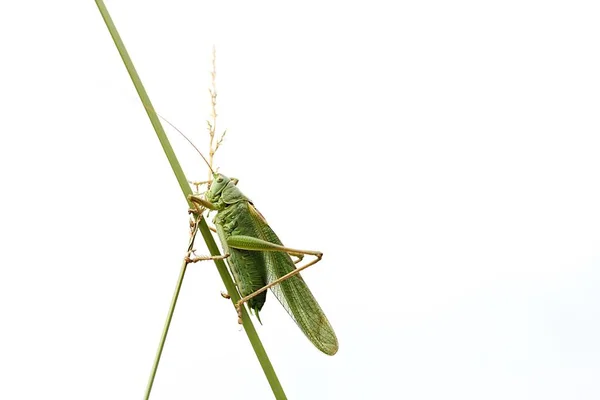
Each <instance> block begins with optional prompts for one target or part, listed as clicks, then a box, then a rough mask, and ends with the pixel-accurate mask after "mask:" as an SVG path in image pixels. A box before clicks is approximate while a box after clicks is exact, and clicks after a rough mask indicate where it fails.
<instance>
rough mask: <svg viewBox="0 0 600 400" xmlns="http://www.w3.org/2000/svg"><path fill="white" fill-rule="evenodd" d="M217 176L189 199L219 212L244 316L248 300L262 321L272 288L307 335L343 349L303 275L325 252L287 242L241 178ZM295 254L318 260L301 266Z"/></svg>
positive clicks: (329, 348)
mask: <svg viewBox="0 0 600 400" xmlns="http://www.w3.org/2000/svg"><path fill="white" fill-rule="evenodd" d="M202 158H204V157H202ZM207 164H208V163H207ZM209 167H210V164H209ZM211 170H212V168H211ZM212 175H213V180H212V183H211V184H210V187H209V189H208V191H207V192H206V194H205V198H202V197H200V196H199V195H192V196H190V201H191V202H193V203H194V204H196V205H198V206H200V207H202V208H206V209H209V210H216V211H217V215H216V216H215V218H214V221H213V222H214V224H215V226H216V231H217V234H218V236H219V239H220V241H221V245H222V246H223V251H224V253H225V256H224V257H226V261H227V264H228V265H229V269H230V270H231V272H232V275H233V277H234V280H235V283H236V285H237V287H238V290H239V291H240V294H241V296H242V299H241V300H240V301H239V302H238V303H237V304H236V308H237V311H238V316H239V318H241V316H242V314H241V307H243V305H244V303H247V304H248V307H249V308H250V309H251V310H253V311H254V313H255V314H256V316H257V318H258V319H259V321H260V317H259V315H258V313H259V311H260V310H261V309H262V307H263V305H264V303H265V300H266V295H267V292H266V290H267V289H271V291H272V292H273V294H274V295H275V297H277V299H278V300H279V302H280V303H281V305H282V306H283V307H284V308H285V309H286V311H287V312H288V314H289V315H290V316H291V317H292V319H293V320H294V321H295V322H296V324H297V325H298V327H299V328H300V329H301V330H302V332H304V334H305V335H306V337H308V339H309V340H310V341H311V342H312V343H313V344H314V345H315V346H316V347H317V348H318V349H319V350H321V351H322V352H323V353H325V354H328V355H334V354H335V353H336V352H337V350H338V341H337V337H336V336H335V332H334V331H333V328H332V327H331V325H330V324H329V321H328V320H327V317H326V316H325V314H324V313H323V310H321V307H320V306H319V304H318V303H317V301H316V300H315V298H314V296H313V295H312V293H311V292H310V290H309V289H308V286H307V285H306V283H305V282H304V279H302V277H301V276H300V274H299V272H300V271H302V270H303V269H306V268H308V267H309V266H311V265H314V264H316V263H317V262H319V261H320V260H321V257H322V256H323V254H322V253H321V252H318V251H310V250H298V249H293V248H289V247H285V246H283V244H282V243H281V241H280V240H279V238H278V237H277V235H275V232H273V230H272V229H271V227H270V226H269V224H268V223H267V221H266V220H265V218H264V217H263V216H262V214H261V213H260V212H258V210H257V209H256V207H254V204H253V203H252V201H250V199H249V198H248V197H246V196H245V195H244V194H243V193H242V192H241V191H240V190H239V189H238V187H237V186H236V185H237V182H238V181H237V179H234V178H228V177H226V176H225V175H223V174H220V173H215V172H213V173H212ZM291 255H293V256H295V257H297V258H298V260H297V261H296V262H299V261H300V260H302V258H303V257H304V256H305V255H311V256H314V257H315V259H314V260H312V261H310V262H308V263H307V264H305V265H303V266H302V267H299V268H296V266H295V263H294V261H293V260H292V258H291V257H290V256H291ZM240 322H241V320H240Z"/></svg>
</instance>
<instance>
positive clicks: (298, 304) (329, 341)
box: [250, 205, 338, 355]
mask: <svg viewBox="0 0 600 400" xmlns="http://www.w3.org/2000/svg"><path fill="white" fill-rule="evenodd" d="M250 213H251V215H252V216H253V217H254V218H255V222H256V224H255V225H256V226H257V230H258V233H259V235H260V236H261V239H263V240H266V241H269V242H271V243H276V244H279V245H282V243H281V241H280V240H279V238H278V237H277V235H276V234H275V232H273V230H272V229H271V228H270V227H269V225H268V224H267V223H266V221H265V220H264V218H263V216H262V215H261V214H260V213H259V212H258V210H257V209H256V208H254V206H252V205H250ZM263 254H264V256H265V264H266V267H267V281H268V282H269V283H270V282H273V281H275V280H277V279H279V278H281V277H282V276H284V275H285V274H287V273H289V272H291V271H293V270H294V269H296V266H295V265H294V262H293V261H292V259H291V257H290V256H289V254H287V253H283V252H280V251H266V252H264V253H263ZM271 291H272V292H273V294H274V295H275V297H277V299H278V300H279V302H280V303H281V305H282V306H283V308H285V309H286V311H287V312H288V314H289V315H290V316H291V317H292V319H293V320H294V322H296V324H297V325H298V327H299V328H300V330H302V332H304V334H305V335H306V336H307V337H308V339H309V340H310V341H311V342H312V343H313V344H314V345H315V346H316V347H317V348H318V349H319V350H321V351H322V352H323V353H325V354H328V355H334V354H335V353H336V352H337V350H338V341H337V337H336V336H335V332H334V331H333V328H332V327H331V324H330V323H329V321H328V320H327V317H326V316H325V313H324V312H323V310H322V309H321V307H320V306H319V303H317V300H316V299H315V297H314V296H313V295H312V293H311V292H310V289H309V288H308V286H307V285H306V283H305V282H304V279H302V277H301V276H300V274H298V275H294V276H292V277H291V278H289V279H286V280H285V281H283V282H281V283H279V284H278V285H275V286H273V287H272V288H271Z"/></svg>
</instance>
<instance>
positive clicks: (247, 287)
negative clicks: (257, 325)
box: [215, 201, 267, 312]
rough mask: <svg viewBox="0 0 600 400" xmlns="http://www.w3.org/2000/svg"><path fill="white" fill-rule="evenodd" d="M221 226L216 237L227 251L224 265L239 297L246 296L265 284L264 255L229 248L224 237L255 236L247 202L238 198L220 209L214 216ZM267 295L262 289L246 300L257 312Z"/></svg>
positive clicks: (258, 252)
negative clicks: (230, 275) (228, 270)
mask: <svg viewBox="0 0 600 400" xmlns="http://www.w3.org/2000/svg"><path fill="white" fill-rule="evenodd" d="M215 224H216V225H217V226H218V227H220V228H221V229H219V236H220V239H221V242H222V244H223V247H224V248H227V250H226V251H227V252H228V253H229V254H230V255H229V258H227V264H228V265H229V269H230V270H231V273H232V274H233V277H234V279H235V282H236V284H237V286H238V289H239V291H240V294H241V295H242V297H244V296H247V295H249V294H251V293H253V292H255V291H257V290H258V289H260V288H262V287H264V286H265V285H266V284H267V278H266V267H265V260H264V255H263V253H262V252H260V251H251V250H240V249H233V248H228V246H227V238H228V237H230V236H235V235H244V236H253V237H257V232H256V229H255V227H254V223H253V220H252V218H251V216H250V214H249V211H248V202H247V201H240V202H238V203H235V204H232V205H229V206H227V207H226V208H225V209H223V210H221V211H220V212H219V213H218V214H217V217H216V219H215ZM266 297H267V292H266V291H265V292H263V293H261V294H259V295H257V296H256V297H254V298H252V299H250V301H248V306H249V307H250V309H252V310H254V311H255V312H258V311H260V309H262V307H263V305H264V304H265V300H266Z"/></svg>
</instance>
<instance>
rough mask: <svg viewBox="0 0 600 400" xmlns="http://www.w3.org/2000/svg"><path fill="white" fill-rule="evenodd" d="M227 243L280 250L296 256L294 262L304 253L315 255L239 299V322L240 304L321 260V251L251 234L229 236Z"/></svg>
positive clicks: (244, 246) (241, 247)
mask: <svg viewBox="0 0 600 400" xmlns="http://www.w3.org/2000/svg"><path fill="white" fill-rule="evenodd" d="M227 245H228V246H230V247H232V248H236V249H241V250H255V251H278V252H282V253H287V254H289V255H291V256H296V257H297V258H298V260H297V261H296V262H299V261H300V260H302V258H303V257H304V255H311V256H315V257H316V258H315V259H314V260H312V261H310V262H309V263H307V264H305V265H303V266H301V267H299V268H297V269H294V270H293V271H291V272H289V273H287V274H285V275H284V276H282V277H280V278H278V279H276V280H274V281H273V282H270V283H269V284H267V285H265V286H263V287H262V288H260V289H258V290H257V291H255V292H254V293H251V294H249V295H248V296H245V297H243V298H242V299H240V300H239V301H238V302H237V304H236V310H237V313H238V320H239V321H240V322H241V318H242V305H243V304H244V303H246V302H247V301H248V300H250V299H252V298H254V297H256V296H257V295H259V294H261V293H262V292H264V291H265V290H267V289H270V288H272V287H273V286H275V285H278V284H280V283H281V282H283V281H285V280H287V279H289V278H291V277H292V276H295V275H297V274H299V273H300V272H301V271H303V270H305V269H306V268H308V267H310V266H311V265H314V264H316V263H318V262H319V261H321V258H323V253H321V252H320V251H313V250H299V249H293V248H291V247H285V246H282V245H279V244H275V243H271V242H267V241H266V240H262V239H258V238H255V237H252V236H242V235H237V236H230V237H229V238H228V239H227Z"/></svg>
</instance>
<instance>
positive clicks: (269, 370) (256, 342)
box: [95, 0, 287, 400]
mask: <svg viewBox="0 0 600 400" xmlns="http://www.w3.org/2000/svg"><path fill="white" fill-rule="evenodd" d="M95 1H96V5H97V6H98V10H99V11H100V14H101V15H102V18H103V19H104V22H105V23H106V27H107V28H108V31H109V32H110V35H111V36H112V38H113V41H114V42H115V45H116V47H117V50H118V51H119V54H120V55H121V59H122V60H123V63H124V64H125V68H127V72H128V73H129V76H130V77H131V80H132V81H133V85H134V86H135V89H136V91H137V93H138V95H139V96H140V100H141V101H142V103H143V105H144V108H145V109H146V113H147V114H148V117H149V118H150V122H151V123H152V126H153V127H154V130H155V132H156V135H157V136H158V140H159V141H160V144H161V145H162V148H163V150H164V152H165V155H166V156H167V159H168V160H169V163H170V164H171V168H172V169H173V172H174V173H175V177H176V178H177V182H178V183H179V186H180V187H181V191H182V192H183V195H184V197H185V199H186V201H187V202H188V205H190V206H191V203H190V202H189V200H188V196H189V195H191V194H192V190H191V188H190V186H189V184H188V180H187V178H186V177H185V174H184V173H183V170H182V169H181V165H180V164H179V161H178V160H177V157H176V156H175V152H174V151H173V148H172V147H171V144H170V143H169V140H168V138H167V135H166V134H165V131H164V129H163V127H162V125H161V123H160V120H159V119H158V116H157V114H156V112H155V111H154V107H153V106H152V103H151V102H150V98H149V97H148V94H147V93H146V90H145V89H144V86H143V85H142V81H141V80H140V77H139V75H138V74H137V72H136V70H135V67H134V66H133V62H132V61H131V58H130V57H129V54H128V53H127V50H126V49H125V45H124V44H123V41H122V40H121V37H120V36H119V33H118V31H117V28H116V27H115V25H114V23H113V21H112V18H111V17H110V14H109V13H108V10H107V9H106V6H105V5H104V2H103V1H102V0H95ZM198 229H199V230H200V233H201V235H202V237H203V238H204V241H205V242H206V246H207V247H208V250H209V252H210V254H211V255H213V256H215V255H220V253H219V248H218V247H217V244H216V243H215V240H214V238H213V236H212V234H211V232H210V230H209V229H208V225H206V222H205V221H204V219H203V218H200V219H199V224H198ZM194 235H195V233H194ZM215 264H216V266H217V270H218V271H219V275H220V276H221V279H222V280H223V283H224V285H225V288H226V289H227V292H228V293H229V295H230V296H231V301H232V304H233V305H234V307H235V304H236V303H237V302H238V301H239V299H240V298H239V295H238V292H237V289H236V287H235V285H234V283H233V280H232V279H231V275H230V274H229V271H228V270H227V267H226V266H225V263H224V262H223V260H215ZM186 267H187V263H186V262H184V263H183V265H182V267H181V270H180V274H179V278H178V279H177V284H176V287H175V292H174V293H173V299H172V301H171V306H170V308H169V312H168V315H167V319H166V321H165V326H164V329H163V332H162V336H161V340H160V343H159V346H158V349H157V352H156V358H155V360H154V365H153V367H152V372H151V374H150V379H149V381H148V386H147V388H146V394H145V397H144V398H145V399H148V398H149V397H150V392H151V390H152V385H153V382H154V377H155V375H156V370H157V368H158V364H159V362H160V357H161V354H162V350H163V346H164V343H165V340H166V337H167V334H168V331H169V326H170V323H171V318H172V316H173V312H174V311H175V306H176V304H177V298H178V296H179V291H180V289H181V285H182V283H183V278H184V277H185V271H186ZM242 313H243V315H242V320H243V327H244V330H245V331H246V335H247V336H248V339H249V340H250V343H251V344H252V348H253V349H254V352H255V353H256V357H257V358H258V361H259V363H260V365H261V367H262V369H263V371H264V373H265V376H266V377H267V380H268V382H269V385H270V386H271V390H272V391H273V394H274V395H275V398H276V399H277V400H283V399H287V398H286V396H285V393H284V391H283V388H282V387H281V384H280V382H279V379H278V378H277V375H276V374H275V370H274V369H273V365H272V364H271V361H270V360H269V357H268V356H267V353H266V351H265V349H264V347H263V345H262V343H261V341H260V339H259V337H258V334H257V333H256V329H255V328H254V325H253V324H252V321H251V320H250V317H249V315H248V313H247V312H246V310H245V309H243V310H242ZM230 365H231V366H236V365H237V361H236V360H232V361H231V363H230Z"/></svg>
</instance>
